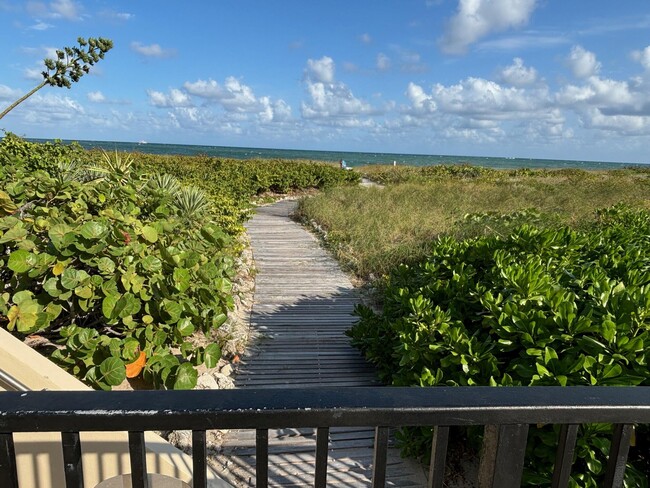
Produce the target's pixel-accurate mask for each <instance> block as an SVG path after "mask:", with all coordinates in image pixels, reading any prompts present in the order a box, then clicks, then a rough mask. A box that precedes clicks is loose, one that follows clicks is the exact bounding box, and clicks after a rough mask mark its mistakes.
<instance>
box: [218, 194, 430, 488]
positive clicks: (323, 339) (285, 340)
mask: <svg viewBox="0 0 650 488" xmlns="http://www.w3.org/2000/svg"><path fill="white" fill-rule="evenodd" d="M294 208H295V202H292V201H282V202H279V203H276V204H273V205H270V206H266V207H261V208H259V209H258V211H257V213H256V215H255V216H254V217H253V219H252V220H251V221H250V222H249V223H248V225H247V229H248V234H249V235H250V238H251V244H252V248H253V256H254V259H255V264H256V268H257V272H258V274H257V276H256V285H255V300H254V304H253V310H252V315H251V320H252V321H251V324H252V327H253V329H254V330H255V331H257V334H258V335H259V336H258V339H257V340H256V341H255V344H253V345H252V346H251V347H249V351H248V355H247V356H246V357H245V358H244V360H243V362H242V363H241V365H240V367H239V370H238V374H237V376H236V380H235V384H236V386H237V387H238V388H287V387H289V388H291V387H320V386H330V387H331V386H334V387H337V386H340V387H350V386H372V385H377V384H378V383H377V379H376V375H375V373H374V370H373V368H372V367H371V366H369V365H368V364H367V363H366V362H365V360H364V359H363V357H362V356H361V354H360V353H359V352H358V351H357V350H356V349H354V348H353V347H352V346H350V344H349V340H348V338H347V336H345V334H344V332H345V330H347V329H348V328H349V327H350V325H351V324H352V323H353V322H354V320H355V319H354V317H353V316H351V315H350V314H351V313H352V311H353V308H354V304H355V303H357V297H356V295H355V291H354V288H353V287H352V284H351V283H350V281H349V280H348V278H347V276H346V275H345V274H344V273H343V272H342V271H341V270H340V269H339V267H338V265H337V263H336V262H335V261H334V260H333V259H332V258H331V257H330V256H329V255H328V254H327V252H326V251H324V250H323V249H322V248H321V247H320V245H319V243H318V241H317V240H316V239H315V238H314V237H313V236H312V235H311V234H310V233H308V232H306V231H305V230H304V229H303V228H302V227H301V226H300V225H298V224H296V223H294V222H293V221H291V220H290V219H289V217H288V216H289V214H290V212H291V211H292V210H293V209H294ZM288 423H290V420H289V421H288ZM315 434H316V433H315V429H291V428H287V429H279V430H275V431H272V432H269V486H273V487H280V486H282V487H298V486H310V485H311V486H313V479H314V459H315V448H316V435H315ZM373 441H374V431H373V430H371V429H367V428H339V429H332V430H331V432H330V442H329V459H328V486H337V487H362V486H370V476H371V471H370V470H371V462H372V446H373ZM388 459H389V461H388V468H387V478H388V480H389V482H388V483H387V486H426V481H425V478H424V472H423V470H422V468H421V467H420V466H419V465H418V464H417V463H415V462H412V461H405V460H402V459H400V456H399V453H398V452H397V450H396V449H393V448H391V449H389V457H388ZM215 461H216V462H217V463H218V465H219V467H220V468H221V469H220V473H219V474H220V476H222V477H223V478H224V479H225V480H226V481H228V482H230V483H231V484H232V485H233V486H254V485H255V432H254V431H242V430H238V431H231V432H230V433H229V434H228V435H227V436H226V438H225V439H224V442H223V444H222V450H221V452H220V453H219V455H218V456H216V457H215Z"/></svg>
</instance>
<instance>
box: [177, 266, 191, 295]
mask: <svg viewBox="0 0 650 488" xmlns="http://www.w3.org/2000/svg"><path fill="white" fill-rule="evenodd" d="M173 278H174V286H175V287H176V289H177V290H178V291H180V292H181V293H184V292H185V290H187V289H188V288H189V286H190V280H191V277H190V272H189V271H188V270H186V269H185V268H175V269H174V273H173Z"/></svg>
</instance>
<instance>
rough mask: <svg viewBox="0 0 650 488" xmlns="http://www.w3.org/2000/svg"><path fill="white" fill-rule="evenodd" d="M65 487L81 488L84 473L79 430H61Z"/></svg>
mask: <svg viewBox="0 0 650 488" xmlns="http://www.w3.org/2000/svg"><path fill="white" fill-rule="evenodd" d="M61 445H62V447H63V463H64V471H65V486H66V488H83V486H84V474H83V465H82V464H81V439H80V438H79V432H61Z"/></svg>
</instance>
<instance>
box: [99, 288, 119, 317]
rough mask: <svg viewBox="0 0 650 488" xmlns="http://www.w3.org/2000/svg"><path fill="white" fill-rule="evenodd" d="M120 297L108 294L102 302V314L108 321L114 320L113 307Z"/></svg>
mask: <svg viewBox="0 0 650 488" xmlns="http://www.w3.org/2000/svg"><path fill="white" fill-rule="evenodd" d="M120 298H121V296H120V295H116V294H112V293H111V294H108V295H106V296H105V297H104V299H103V300H102V314H104V317H106V318H107V319H109V320H114V319H115V318H116V317H115V315H114V311H115V305H117V302H118V301H119V300H120Z"/></svg>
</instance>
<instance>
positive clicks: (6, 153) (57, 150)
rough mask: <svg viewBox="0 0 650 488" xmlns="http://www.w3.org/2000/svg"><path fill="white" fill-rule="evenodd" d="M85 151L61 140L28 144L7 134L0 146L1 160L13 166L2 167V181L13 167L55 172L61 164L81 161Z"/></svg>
mask: <svg viewBox="0 0 650 488" xmlns="http://www.w3.org/2000/svg"><path fill="white" fill-rule="evenodd" d="M84 154H85V151H84V149H83V148H82V147H81V146H80V145H79V144H77V143H74V142H73V143H72V144H64V143H63V142H62V141H60V140H55V141H54V142H46V143H37V142H28V141H25V140H24V139H22V138H20V137H18V136H17V135H15V134H13V133H11V132H7V133H5V135H4V137H3V138H2V143H1V144H0V159H1V160H2V161H3V162H5V161H6V162H9V163H11V165H9V166H5V165H4V164H3V166H2V167H0V180H4V179H5V177H6V176H7V172H8V171H9V170H10V169H12V168H13V165H14V164H16V165H19V166H21V167H24V168H25V170H27V171H34V170H37V169H43V170H47V171H54V168H56V167H57V166H59V165H60V164H65V163H72V162H78V161H81V160H82V159H83V158H84Z"/></svg>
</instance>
